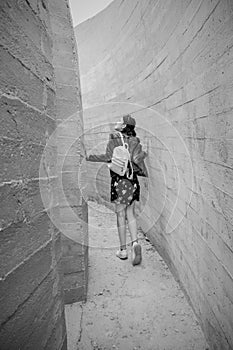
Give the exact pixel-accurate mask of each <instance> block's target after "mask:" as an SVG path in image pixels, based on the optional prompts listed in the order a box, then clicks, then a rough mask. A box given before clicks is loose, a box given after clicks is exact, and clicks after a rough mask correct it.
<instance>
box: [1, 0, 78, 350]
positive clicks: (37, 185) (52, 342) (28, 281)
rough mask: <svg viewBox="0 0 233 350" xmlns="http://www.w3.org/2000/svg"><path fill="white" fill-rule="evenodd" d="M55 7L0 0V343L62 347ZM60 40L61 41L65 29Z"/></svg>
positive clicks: (31, 0)
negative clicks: (56, 131)
mask: <svg viewBox="0 0 233 350" xmlns="http://www.w3.org/2000/svg"><path fill="white" fill-rule="evenodd" d="M57 8H62V9H63V16H67V12H68V8H67V3H66V2H65V1H63V0H59V1H56V9H57ZM54 11H55V9H54V8H53V7H52V2H51V1H48V0H28V1H20V0H19V1H15V0H6V1H1V3H0V38H1V39H0V41H1V45H0V61H1V73H0V90H1V95H0V103H1V109H0V111H1V112H0V119H1V131H0V142H1V151H0V161H1V168H0V196H1V198H0V206H1V209H0V310H1V311H0V348H1V350H5V349H7V350H14V349H17V350H18V349H49V350H52V349H56V350H58V349H66V327H65V317H64V298H63V278H62V277H63V271H62V270H63V269H65V268H64V265H65V264H64V261H63V263H62V264H61V261H62V248H61V234H60V229H61V227H60V226H59V225H60V224H61V216H60V213H59V205H60V203H61V201H60V203H59V200H60V198H59V194H60V193H59V189H60V188H61V186H60V182H59V181H60V177H59V178H58V177H57V171H58V169H59V147H57V135H56V133H55V134H54V135H55V137H52V138H51V135H53V133H54V131H55V130H56V125H57V121H58V118H59V115H58V111H60V110H61V106H59V107H58V103H59V96H61V95H63V94H64V95H65V91H63V90H62V89H61V91H60V90H59V88H58V85H57V84H58V83H59V79H58V76H59V72H57V71H56V70H55V74H54V65H55V60H54V59H53V57H54V53H55V54H56V60H58V59H59V57H60V59H61V60H62V54H64V52H56V51H55V50H56V45H55V46H54V52H53V44H54V43H55V36H56V32H55V29H54V27H53V26H54V21H55V18H54ZM51 22H52V23H51ZM67 23H69V25H70V22H67ZM71 31H72V29H71V28H70V32H71ZM59 40H60V44H62V42H63V44H64V45H65V39H64V37H62V35H61V36H60V38H59ZM70 41H71V39H70ZM69 50H70V51H71V54H72V57H73V58H74V56H75V53H74V52H73V47H71V48H69ZM66 56H68V54H67V53H66ZM61 65H62V64H61ZM61 76H62V74H61ZM63 76H66V73H65V74H63ZM75 79H76V78H75ZM77 82H78V79H77ZM74 84H75V81H74V82H73V86H72V91H73V95H77V96H78V94H76V92H77V91H76V89H75V88H74ZM59 94H61V95H59ZM76 101H77V105H78V108H77V109H79V110H80V109H81V102H80V100H79V99H78V98H76ZM77 109H76V110H77ZM77 119H78V121H79V134H80V130H81V128H82V124H80V123H81V116H79V117H77ZM71 129H72V130H73V128H70V130H71ZM76 136H78V133H77V135H76ZM46 143H47V147H45V145H46ZM59 144H60V143H59ZM79 150H81V146H80V147H79ZM46 203H47V205H45V204H46ZM61 211H62V208H61ZM81 237H82V235H81ZM63 249H64V250H65V251H66V250H67V244H66V245H65V246H64V248H63ZM82 249H83V248H82ZM64 254H65V253H64ZM64 254H63V255H64ZM81 254H83V252H82V253H81ZM63 259H64V258H63ZM80 265H81V262H80ZM77 279H78V278H76V280H77ZM79 280H80V279H79ZM75 283H76V284H77V282H76V281H75ZM82 283H83V282H82V281H81V282H80V285H82Z"/></svg>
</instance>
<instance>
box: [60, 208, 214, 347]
mask: <svg viewBox="0 0 233 350" xmlns="http://www.w3.org/2000/svg"><path fill="white" fill-rule="evenodd" d="M89 234H90V248H89V254H90V257H89V287H88V288H89V291H88V297H87V302H86V303H76V304H73V305H67V306H66V320H67V328H68V329H67V332H68V349H69V350H76V349H79V350H89V349H119V350H128V349H130V350H132V349H143V350H149V349H150V350H152V349H153V350H155V349H156V350H158V349H160V350H162V349H164V350H169V349H170V350H181V349H182V350H191V349H195V350H204V349H207V348H208V345H207V344H206V341H205V339H204V336H203V333H202V331H201V329H200V326H199V325H198V322H197V320H196V317H195V316H194V313H193V311H192V309H191V307H190V306H189V305H188V303H187V301H186V299H185V297H184V294H183V292H182V291H181V289H180V287H179V285H178V283H177V282H176V281H175V280H174V278H173V276H172V274H171V273H170V271H169V269H168V267H167V265H166V264H165V263H164V262H163V260H162V258H161V257H160V256H159V255H158V253H157V252H156V250H155V248H154V247H153V246H152V245H151V244H150V243H149V242H148V241H146V240H145V237H144V235H143V234H142V233H141V234H140V242H141V244H142V247H143V260H142V264H141V265H140V266H135V267H133V266H132V264H131V259H130V256H129V259H128V260H126V261H121V260H119V259H118V258H117V257H116V256H115V250H116V247H117V244H118V237H117V228H116V217H115V214H114V213H113V212H112V211H110V210H109V209H107V208H105V207H103V206H101V205H98V204H96V203H94V202H89ZM128 241H129V237H128ZM128 249H129V246H128Z"/></svg>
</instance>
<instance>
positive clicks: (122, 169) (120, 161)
mask: <svg viewBox="0 0 233 350" xmlns="http://www.w3.org/2000/svg"><path fill="white" fill-rule="evenodd" d="M119 134H120V137H121V141H122V146H117V147H115V148H114V150H113V154H112V161H111V164H109V168H110V169H111V170H112V171H114V173H116V174H118V175H120V176H124V175H125V174H126V176H127V177H128V178H129V179H132V178H133V166H132V163H131V157H130V153H129V150H128V144H127V143H125V142H124V138H123V135H122V134H121V132H119ZM128 163H130V166H131V174H130V175H129V169H128Z"/></svg>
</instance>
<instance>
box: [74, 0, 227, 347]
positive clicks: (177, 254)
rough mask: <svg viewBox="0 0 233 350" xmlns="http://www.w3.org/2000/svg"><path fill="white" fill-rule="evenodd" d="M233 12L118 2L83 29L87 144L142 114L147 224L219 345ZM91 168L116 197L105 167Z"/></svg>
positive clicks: (189, 4)
mask: <svg viewBox="0 0 233 350" xmlns="http://www.w3.org/2000/svg"><path fill="white" fill-rule="evenodd" d="M232 13H233V3H232V1H227V0H221V1H219V0H218V1H216V0H212V1H210V0H209V1H208V0H202V1H197V0H192V1H191V0H184V1H182V0H178V1H172V0H166V1H164V0H154V1H151V0H144V1H135V0H115V1H114V2H113V3H112V4H111V5H110V6H109V7H108V8H107V9H106V10H104V11H102V12H101V13H100V14H98V15H97V16H95V17H94V18H92V19H90V20H88V21H86V22H84V23H83V24H81V25H79V26H78V27H76V38H77V42H78V51H79V59H80V70H81V86H82V96H83V105H84V110H85V113H84V117H85V129H86V144H87V149H89V151H90V149H91V148H93V147H94V148H95V150H98V152H100V151H101V150H104V146H105V144H104V141H106V139H107V132H108V131H109V129H111V124H110V123H111V122H113V121H115V120H116V119H118V118H119V115H122V114H123V113H126V112H130V113H132V115H133V116H134V117H135V118H136V120H137V125H138V133H139V135H140V137H141V139H142V142H143V143H144V145H145V146H146V147H147V148H148V154H149V156H148V158H147V166H148V169H149V173H150V178H149V180H148V182H147V181H145V180H143V182H142V186H144V187H143V191H142V193H143V200H142V203H143V205H142V206H141V213H140V215H139V222H140V225H141V226H142V228H143V229H144V230H145V231H147V232H148V235H149V237H150V239H151V240H152V241H153V243H154V244H155V245H156V247H157V248H158V250H159V252H160V254H161V255H162V256H163V257H164V258H165V259H166V260H167V261H168V262H169V263H170V266H171V268H172V269H173V271H174V273H175V275H176V276H177V278H178V279H179V280H180V282H181V284H182V285H183V287H184V289H185V291H186V293H187V296H188V298H189V299H190V301H191V304H192V305H193V308H194V310H195V312H196V314H197V315H198V317H199V319H200V322H201V324H202V326H203V329H204V332H205V334H206V337H207V340H208V341H209V343H210V344H211V347H212V348H213V349H232V347H233V333H232V328H233V305H232V303H233V296H232V290H233V279H232V277H233V262H232V261H233V260H232V258H233V254H232V251H233V239H232V236H233V210H232V208H233V200H232V196H233V187H232V180H233V158H232V154H233V153H232V150H233V142H232V134H233V120H232V108H233V99H232V78H233V39H232V38H233V35H232V34H233V14H232ZM102 125H104V127H103V126H102ZM93 127H95V128H94V129H92V128H93ZM88 166H89V173H90V178H89V180H90V182H91V183H92V187H90V188H89V191H91V192H92V196H95V197H97V196H98V197H100V196H101V197H103V198H104V199H107V197H108V180H107V179H108V178H107V177H106V175H107V169H106V167H104V166H103V165H102V169H100V171H97V170H98V169H99V167H100V164H89V165H88ZM96 176H97V181H96V183H97V189H99V190H98V191H96V189H95V188H94V187H93V186H94V185H93V184H94V183H95V178H96ZM147 188H148V189H149V191H148V193H149V195H148V199H147V200H146V196H145V194H146V191H145V190H146V189H147ZM97 192H98V193H97ZM89 194H90V193H89Z"/></svg>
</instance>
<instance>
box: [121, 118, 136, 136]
mask: <svg viewBox="0 0 233 350" xmlns="http://www.w3.org/2000/svg"><path fill="white" fill-rule="evenodd" d="M123 122H124V123H125V125H126V126H125V127H124V129H123V130H122V131H121V132H122V133H123V134H126V135H127V136H136V132H135V130H134V129H135V125H136V121H135V119H134V118H132V117H131V115H130V114H126V115H124V116H123Z"/></svg>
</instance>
